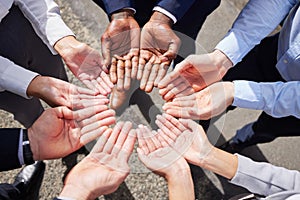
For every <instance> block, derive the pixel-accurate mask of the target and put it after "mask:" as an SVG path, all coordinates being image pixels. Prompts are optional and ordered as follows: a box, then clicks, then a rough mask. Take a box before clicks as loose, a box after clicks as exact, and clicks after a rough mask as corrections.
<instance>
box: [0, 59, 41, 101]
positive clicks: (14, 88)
mask: <svg viewBox="0 0 300 200" xmlns="http://www.w3.org/2000/svg"><path fill="white" fill-rule="evenodd" d="M38 75H39V74H37V73H35V72H32V71H29V70H26V69H24V68H22V67H20V66H18V65H16V64H15V63H13V62H12V61H10V60H8V59H6V58H4V57H1V56H0V91H4V90H7V91H10V92H12V93H15V94H17V95H20V96H22V97H24V98H27V99H29V98H30V97H28V96H27V94H26V92H27V88H28V86H29V84H30V82H31V81H32V80H33V79H34V78H35V77H36V76H38Z"/></svg>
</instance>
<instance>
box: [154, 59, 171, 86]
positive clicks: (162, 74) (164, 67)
mask: <svg viewBox="0 0 300 200" xmlns="http://www.w3.org/2000/svg"><path fill="white" fill-rule="evenodd" d="M168 69H169V65H167V63H165V62H163V63H162V64H160V65H159V70H158V75H157V77H156V79H155V81H154V86H155V87H158V84H159V83H160V81H161V80H162V79H163V78H164V77H165V75H166V74H167V72H168Z"/></svg>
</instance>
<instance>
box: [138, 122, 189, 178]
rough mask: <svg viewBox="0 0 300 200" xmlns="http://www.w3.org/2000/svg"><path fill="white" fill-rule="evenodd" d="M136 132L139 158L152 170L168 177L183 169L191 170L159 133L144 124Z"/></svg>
mask: <svg viewBox="0 0 300 200" xmlns="http://www.w3.org/2000/svg"><path fill="white" fill-rule="evenodd" d="M136 132H137V137H138V142H139V147H138V149H137V152H138V156H139V159H140V160H141V161H142V163H143V164H144V165H145V166H146V167H147V168H149V169H150V170H151V171H153V172H154V173H156V174H159V175H160V176H163V177H165V178H168V177H170V176H171V175H174V174H176V172H179V171H181V170H189V166H188V165H187V163H186V161H185V160H184V159H183V157H182V156H180V155H179V154H178V153H177V152H176V151H175V150H174V149H172V148H171V147H170V146H169V144H168V142H167V141H165V139H164V138H163V137H162V136H161V135H160V134H159V133H157V132H156V131H150V130H149V129H148V128H147V127H146V126H143V125H139V127H138V129H136Z"/></svg>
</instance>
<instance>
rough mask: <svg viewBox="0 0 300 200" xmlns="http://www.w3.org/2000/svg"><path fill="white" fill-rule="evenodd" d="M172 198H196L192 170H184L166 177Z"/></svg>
mask: <svg viewBox="0 0 300 200" xmlns="http://www.w3.org/2000/svg"><path fill="white" fill-rule="evenodd" d="M166 179H167V181H168V189H169V199H170V200H181V199H186V200H193V199H195V193H194V184H193V179H192V176H191V172H190V170H182V171H180V172H177V173H176V174H173V175H172V176H169V177H166Z"/></svg>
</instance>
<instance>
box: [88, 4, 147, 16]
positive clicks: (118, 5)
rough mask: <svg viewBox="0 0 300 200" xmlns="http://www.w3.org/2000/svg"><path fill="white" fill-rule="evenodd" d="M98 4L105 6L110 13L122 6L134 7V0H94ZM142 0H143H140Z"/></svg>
mask: <svg viewBox="0 0 300 200" xmlns="http://www.w3.org/2000/svg"><path fill="white" fill-rule="evenodd" d="M93 1H94V2H95V3H96V4H97V5H99V6H100V7H102V8H103V6H104V7H105V11H106V13H107V14H108V15H110V14H112V13H113V12H115V11H117V10H120V9H122V8H134V1H133V0H121V1H120V0H93ZM139 1H141V0H139Z"/></svg>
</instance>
